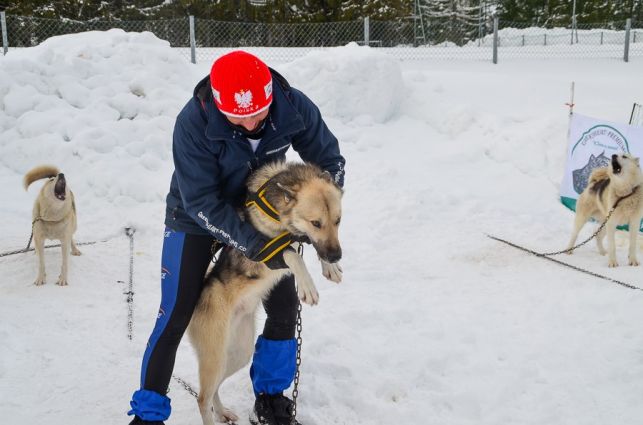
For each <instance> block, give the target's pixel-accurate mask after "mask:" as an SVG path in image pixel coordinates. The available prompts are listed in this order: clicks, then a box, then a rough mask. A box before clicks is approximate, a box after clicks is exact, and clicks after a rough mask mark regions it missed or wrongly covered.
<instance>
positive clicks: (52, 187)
mask: <svg viewBox="0 0 643 425" xmlns="http://www.w3.org/2000/svg"><path fill="white" fill-rule="evenodd" d="M45 178H46V179H48V180H47V181H46V182H45V184H44V185H43V187H42V189H40V192H39V193H38V197H37V198H36V201H35V202H34V206H33V215H32V220H33V226H32V227H33V229H32V230H33V242H34V249H35V251H36V254H37V255H38V276H36V281H35V282H34V284H36V285H43V284H44V283H45V255H44V254H45V253H44V250H45V239H51V240H59V241H60V245H61V250H62V267H61V269H60V276H59V277H58V281H57V282H56V284H58V285H60V286H65V285H67V264H68V259H69V252H70V251H71V253H72V255H80V251H79V250H78V248H77V247H76V243H75V242H74V239H73V235H74V232H75V231H76V204H75V203H74V194H73V193H72V192H71V190H69V186H68V185H67V181H66V180H65V175H64V174H62V173H61V172H60V171H59V170H58V168H56V167H54V166H51V165H41V166H39V167H36V168H34V169H32V170H31V171H29V172H28V173H27V174H25V177H24V181H23V182H24V187H25V190H27V188H28V187H29V185H30V184H31V183H33V182H35V181H36V180H40V179H45Z"/></svg>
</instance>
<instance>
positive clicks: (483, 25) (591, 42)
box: [2, 14, 643, 62]
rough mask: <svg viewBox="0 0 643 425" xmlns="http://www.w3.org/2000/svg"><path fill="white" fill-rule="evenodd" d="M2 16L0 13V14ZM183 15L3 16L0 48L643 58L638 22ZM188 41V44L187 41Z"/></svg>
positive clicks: (209, 55)
mask: <svg viewBox="0 0 643 425" xmlns="http://www.w3.org/2000/svg"><path fill="white" fill-rule="evenodd" d="M3 16H4V14H3ZM193 22H194V25H193V26H191V25H190V20H189V18H187V17H186V18H184V19H168V20H156V21H101V20H94V21H72V20H62V19H60V20H54V19H43V18H34V17H24V16H11V15H8V16H6V19H3V20H2V23H3V35H6V37H3V47H4V49H5V51H6V49H7V48H14V47H30V46H35V45H37V44H39V43H41V42H42V41H44V40H45V39H47V38H49V37H52V36H56V35H62V34H70V33H76V32H82V31H93V30H97V31H104V30H108V29H111V28H121V29H123V30H125V31H128V32H130V31H131V32H141V31H149V32H152V33H154V34H155V35H156V36H157V37H159V38H161V39H164V40H167V41H168V42H169V43H170V45H171V46H172V47H176V48H180V49H181V53H182V54H184V55H185V56H186V58H188V59H191V60H193V61H208V62H209V61H211V60H212V59H213V58H214V57H216V56H217V55H219V54H221V53H223V52H226V51H229V50H230V49H234V48H240V47H242V48H244V49H247V50H250V51H252V50H255V49H259V48H260V49H261V55H262V57H264V58H265V59H266V60H269V61H276V62H283V61H290V60H293V59H296V58H298V57H301V56H303V55H305V54H306V53H307V52H309V51H311V50H314V49H324V48H328V47H333V46H342V45H345V44H347V43H350V42H356V43H358V44H367V45H369V46H371V47H374V48H376V49H378V50H381V51H383V52H386V53H387V54H390V55H393V56H395V57H397V58H400V59H406V60H417V59H420V60H421V59H470V60H488V61H491V60H494V61H496V62H497V61H501V60H504V59H509V58H539V59H540V58H613V59H621V60H623V59H625V60H627V59H629V58H631V57H643V22H633V23H631V25H630V26H629V27H628V26H627V25H628V24H627V23H626V22H625V21H624V22H611V23H603V24H578V25H577V26H576V27H575V28H572V27H571V25H570V26H569V27H567V28H548V27H532V26H530V25H527V24H524V23H516V22H502V21H497V20H496V21H495V24H496V25H497V30H494V28H496V27H495V26H494V20H493V19H491V20H485V21H481V22H476V23H471V22H460V21H458V20H456V19H453V20H446V21H445V20H441V21H437V22H432V21H420V25H418V20H417V19H413V18H410V19H400V20H397V21H375V20H369V19H368V18H366V19H363V20H361V19H360V20H356V21H347V22H327V23H297V24H295V23H288V24H274V23H273V24H265V23H248V22H221V21H213V20H206V19H194V21H193ZM191 40H192V42H191Z"/></svg>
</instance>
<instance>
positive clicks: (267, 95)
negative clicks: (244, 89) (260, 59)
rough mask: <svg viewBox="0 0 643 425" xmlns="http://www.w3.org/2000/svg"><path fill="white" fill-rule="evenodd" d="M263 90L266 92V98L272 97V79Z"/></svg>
mask: <svg viewBox="0 0 643 425" xmlns="http://www.w3.org/2000/svg"><path fill="white" fill-rule="evenodd" d="M263 91H264V93H265V94H266V99H268V98H269V97H270V95H271V94H272V80H270V81H269V82H268V84H266V85H265V86H264V87H263Z"/></svg>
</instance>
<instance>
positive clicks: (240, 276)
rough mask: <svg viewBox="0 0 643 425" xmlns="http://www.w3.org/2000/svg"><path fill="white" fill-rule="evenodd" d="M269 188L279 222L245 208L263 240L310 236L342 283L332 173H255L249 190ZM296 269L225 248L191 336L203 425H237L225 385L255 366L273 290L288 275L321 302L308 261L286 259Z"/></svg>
mask: <svg viewBox="0 0 643 425" xmlns="http://www.w3.org/2000/svg"><path fill="white" fill-rule="evenodd" d="M266 181H268V184H267V186H265V187H266V191H265V198H266V199H267V201H268V202H269V204H270V205H272V206H273V207H274V209H275V210H276V211H277V213H278V215H279V221H276V220H274V219H271V218H270V217H268V216H267V215H266V214H264V213H262V212H261V211H259V209H258V208H257V206H256V205H249V206H246V210H245V216H246V218H247V219H248V220H249V221H250V222H251V223H252V224H253V225H254V227H255V228H256V229H258V230H259V231H260V232H261V233H263V234H264V235H266V236H268V237H271V238H274V237H276V236H278V235H280V234H282V233H283V232H284V231H287V232H290V233H292V234H294V235H300V236H303V235H306V236H308V238H309V239H310V240H311V242H312V245H313V247H314V248H315V250H316V251H317V255H318V256H319V258H320V259H321V261H322V273H323V274H324V276H325V277H326V278H328V279H329V280H332V281H334V282H339V281H340V280H341V277H342V270H341V268H340V267H339V264H338V263H337V262H338V261H339V259H340V258H341V247H340V244H339V239H338V227H339V222H340V218H341V198H342V191H341V189H340V188H339V187H338V186H336V185H335V183H333V181H332V180H331V177H330V175H329V174H328V173H325V172H322V171H321V170H320V169H319V168H317V167H315V166H312V165H308V164H295V163H277V164H271V165H267V166H264V167H262V168H260V169H259V170H257V172H256V173H254V174H253V175H252V176H251V178H250V180H249V183H248V190H249V191H250V192H256V191H257V190H258V189H259V188H260V187H261V186H262V185H263V184H264V183H265V182H266ZM284 261H285V263H286V264H287V265H288V267H289V269H280V270H270V269H269V268H268V267H267V266H265V265H264V264H262V263H257V262H254V261H250V260H248V259H247V258H246V257H244V256H243V254H242V253H241V252H239V251H238V250H235V249H231V248H224V249H223V251H222V252H221V255H220V256H219V259H218V260H217V262H216V265H215V266H214V268H213V269H212V270H211V271H210V272H209V274H208V276H207V277H206V282H205V284H204V289H203V293H202V294H201V298H200V300H199V304H198V305H197V308H196V310H195V312H194V314H193V316H192V320H191V322H190V325H189V328H188V334H189V336H190V340H191V341H192V345H193V346H194V348H195V351H196V354H197V357H198V361H199V380H200V392H199V398H198V403H199V410H200V411H201V416H202V419H203V424H204V425H214V423H215V420H216V421H222V422H227V421H236V420H237V419H238V417H237V415H235V414H234V413H233V412H232V411H230V410H228V409H226V408H225V407H223V405H222V404H221V400H220V399H219V387H220V385H221V383H223V381H224V380H225V379H226V378H228V377H229V376H231V375H232V374H233V373H235V372H236V371H238V370H239V369H241V368H242V367H243V366H244V365H246V364H247V363H248V361H249V360H250V358H251V356H252V353H253V350H254V347H253V343H254V338H255V312H256V310H257V307H258V305H259V303H260V302H261V300H262V299H263V298H264V297H265V296H266V295H267V294H268V292H269V291H270V290H271V289H272V287H273V286H274V285H275V284H276V283H277V282H279V281H280V280H281V278H282V277H284V276H285V275H287V274H289V273H293V274H294V275H295V279H296V282H297V292H298V294H299V298H300V299H301V300H302V301H304V302H305V303H308V304H311V305H314V304H317V302H318V301H319V294H318V293H317V290H316V288H315V285H314V283H313V280H312V277H311V276H310V274H309V273H308V270H307V269H306V265H305V264H304V262H303V259H302V258H301V257H300V256H299V255H298V254H297V253H296V252H294V251H291V250H287V251H286V252H285V253H284Z"/></svg>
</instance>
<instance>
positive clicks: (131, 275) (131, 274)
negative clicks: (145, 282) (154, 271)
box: [124, 227, 136, 341]
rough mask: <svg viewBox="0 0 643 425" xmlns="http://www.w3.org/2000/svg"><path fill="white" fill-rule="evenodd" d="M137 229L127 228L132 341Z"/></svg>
mask: <svg viewBox="0 0 643 425" xmlns="http://www.w3.org/2000/svg"><path fill="white" fill-rule="evenodd" d="M135 232H136V229H134V228H133V227H126V228H125V234H126V235H127V237H128V238H129V283H128V286H127V292H124V294H125V295H127V338H128V339H129V340H130V341H131V340H132V329H133V328H134V306H133V304H134V233H135Z"/></svg>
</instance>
